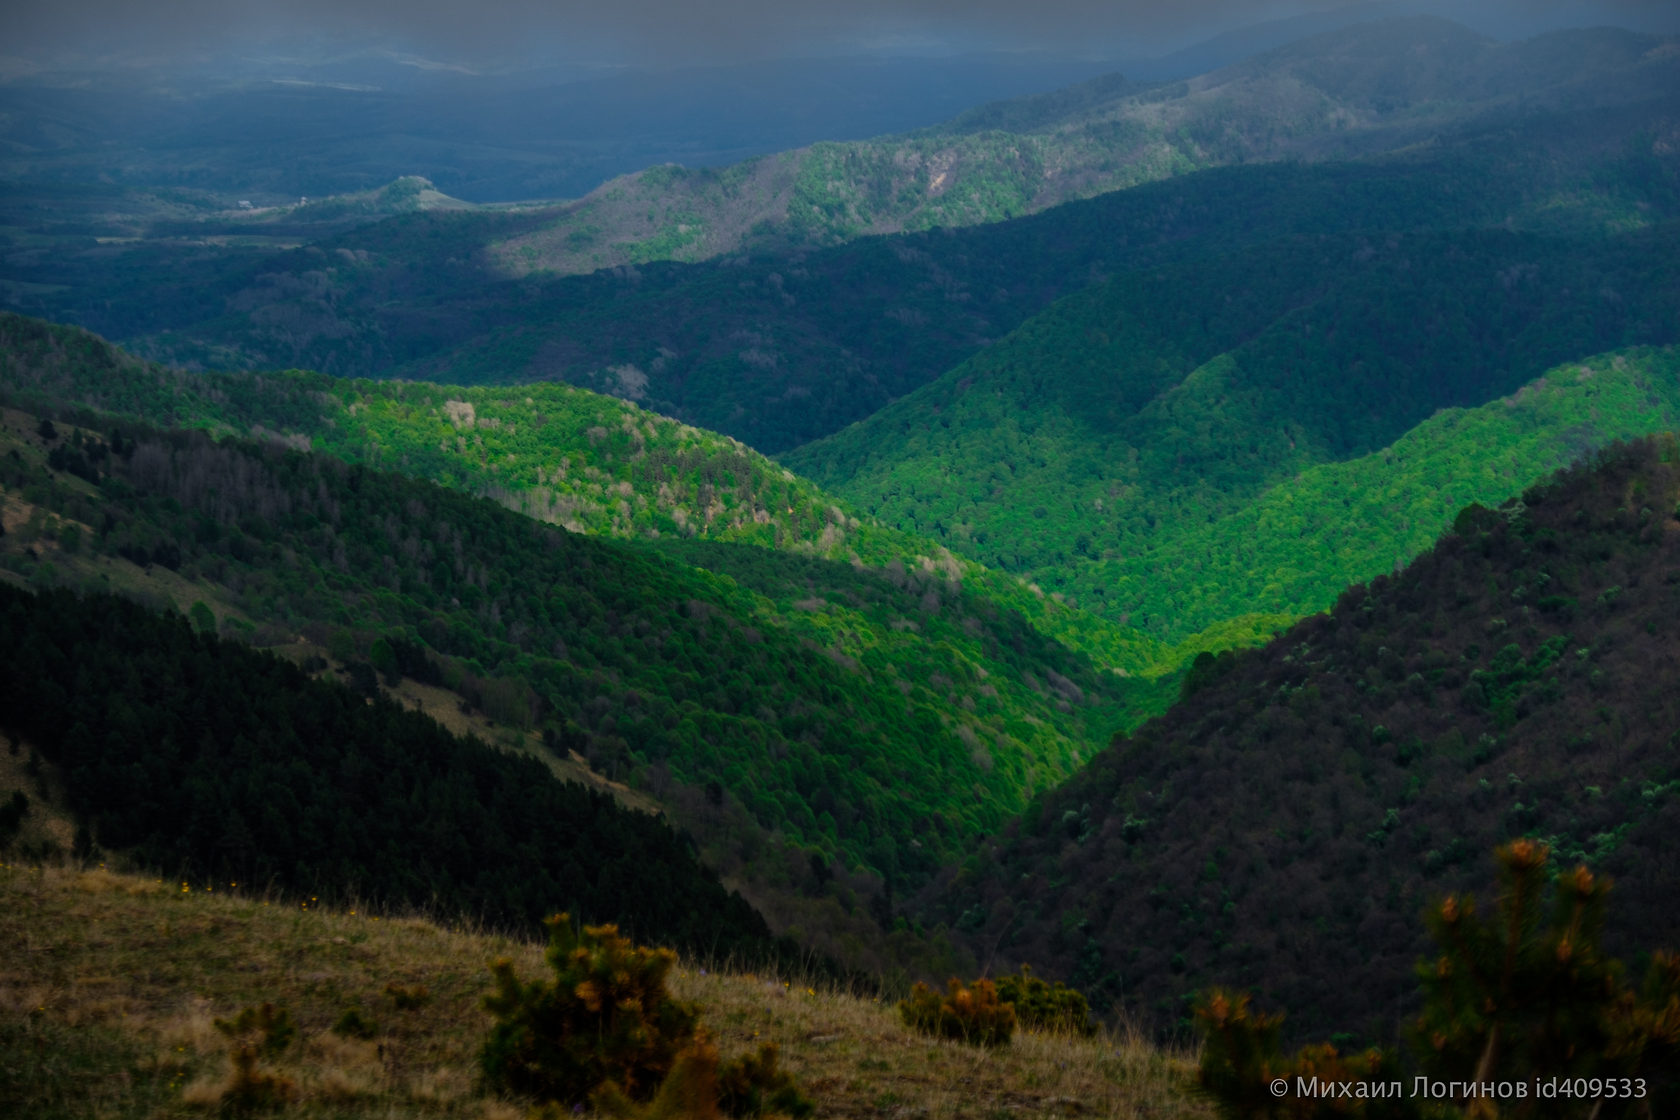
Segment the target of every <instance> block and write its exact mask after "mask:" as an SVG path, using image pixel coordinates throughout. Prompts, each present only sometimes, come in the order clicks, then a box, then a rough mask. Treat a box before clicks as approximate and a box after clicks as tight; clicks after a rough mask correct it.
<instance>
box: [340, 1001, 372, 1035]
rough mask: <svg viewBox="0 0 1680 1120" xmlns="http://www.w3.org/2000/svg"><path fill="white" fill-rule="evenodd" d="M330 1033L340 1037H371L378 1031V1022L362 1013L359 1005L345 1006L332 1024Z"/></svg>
mask: <svg viewBox="0 0 1680 1120" xmlns="http://www.w3.org/2000/svg"><path fill="white" fill-rule="evenodd" d="M332 1033H334V1034H336V1035H338V1036H339V1037H340V1038H372V1037H373V1036H374V1035H376V1034H378V1033H379V1024H378V1023H376V1022H374V1021H373V1020H372V1019H371V1018H369V1017H368V1016H367V1015H364V1014H363V1013H362V1009H361V1008H359V1007H347V1008H345V1009H344V1014H342V1015H340V1016H339V1017H338V1022H336V1023H334V1024H333V1027H332Z"/></svg>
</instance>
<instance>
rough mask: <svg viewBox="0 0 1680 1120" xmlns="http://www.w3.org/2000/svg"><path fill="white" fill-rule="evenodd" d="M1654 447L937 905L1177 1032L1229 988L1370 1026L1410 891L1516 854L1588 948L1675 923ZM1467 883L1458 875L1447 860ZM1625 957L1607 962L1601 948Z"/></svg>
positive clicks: (1358, 601)
mask: <svg viewBox="0 0 1680 1120" xmlns="http://www.w3.org/2000/svg"><path fill="white" fill-rule="evenodd" d="M1677 627H1680V444H1677V443H1676V441H1675V439H1674V438H1673V437H1669V436H1664V437H1660V438H1654V439H1651V440H1647V441H1645V442H1641V443H1635V444H1631V445H1623V446H1619V447H1617V448H1615V449H1612V450H1609V451H1607V452H1605V453H1603V454H1602V455H1600V456H1598V457H1596V458H1595V459H1593V460H1592V461H1590V462H1588V463H1587V464H1585V465H1583V466H1581V467H1579V468H1576V469H1573V470H1571V471H1569V472H1567V473H1565V474H1563V475H1561V476H1560V477H1558V478H1557V480H1556V481H1554V482H1551V483H1549V484H1547V485H1544V486H1538V487H1535V488H1533V489H1532V490H1530V491H1528V492H1527V493H1526V494H1525V495H1524V496H1523V498H1522V499H1521V500H1515V499H1514V500H1512V501H1511V502H1509V503H1507V504H1506V505H1504V506H1502V507H1501V508H1500V509H1499V510H1488V509H1485V508H1482V507H1479V506H1471V507H1469V508H1468V509H1467V510H1466V511H1465V512H1464V513H1463V514H1462V515H1461V516H1460V517H1459V518H1458V519H1457V521H1456V522H1455V524H1454V527H1453V530H1452V531H1451V532H1450V533H1448V534H1447V535H1445V536H1443V537H1442V538H1441V539H1440V541H1439V542H1438V543H1437V544H1436V546H1435V547H1434V548H1433V549H1432V550H1431V551H1429V552H1427V553H1425V554H1424V555H1422V556H1420V557H1419V558H1418V559H1417V560H1415V561H1414V562H1413V563H1412V564H1411V565H1410V566H1409V567H1407V568H1406V569H1405V570H1403V571H1401V572H1399V573H1398V574H1396V575H1394V576H1392V577H1390V576H1379V577H1377V578H1376V579H1374V580H1373V581H1372V582H1371V583H1370V585H1369V586H1357V587H1354V588H1352V589H1350V590H1349V591H1348V592H1347V593H1346V594H1345V595H1343V596H1342V598H1341V599H1340V601H1339V602H1338V603H1337V604H1336V606H1335V609H1334V610H1333V611H1331V612H1330V613H1328V614H1325V615H1316V616H1313V617H1311V618H1308V619H1306V620H1304V621H1302V622H1301V623H1299V624H1297V625H1296V626H1295V627H1293V628H1292V629H1291V630H1289V631H1288V632H1287V633H1285V634H1283V635H1282V636H1280V637H1279V638H1278V639H1277V640H1276V641H1275V642H1273V643H1272V644H1271V645H1269V646H1267V647H1265V648H1264V649H1262V650H1256V651H1249V652H1246V653H1239V654H1226V655H1223V656H1221V657H1219V658H1209V659H1205V660H1203V661H1202V662H1200V663H1199V664H1198V665H1197V666H1196V668H1195V669H1193V670H1192V672H1191V673H1190V674H1189V676H1188V677H1187V679H1186V685H1185V699H1184V701H1183V702H1181V703H1180V704H1179V705H1177V706H1176V707H1174V708H1173V709H1172V710H1171V711H1169V712H1168V713H1167V714H1166V715H1164V716H1162V717H1161V718H1159V719H1157V720H1153V721H1151V722H1149V723H1148V724H1146V725H1144V726H1143V727H1142V728H1140V729H1139V730H1138V731H1137V732H1135V733H1134V734H1132V735H1130V736H1121V737H1118V738H1117V739H1116V740H1115V742H1114V744H1113V745H1112V746H1111V747H1110V748H1109V749H1108V750H1106V751H1104V752H1103V753H1102V754H1101V755H1099V756H1098V757H1097V758H1096V759H1094V760H1092V762H1091V763H1090V765H1089V766H1087V767H1086V768H1085V769H1084V770H1083V771H1081V772H1080V773H1079V774H1078V775H1077V776H1075V777H1074V778H1073V779H1072V780H1070V781H1069V782H1068V783H1067V784H1065V785H1064V786H1062V787H1060V788H1058V789H1057V790H1056V791H1055V792H1054V793H1052V794H1050V795H1048V796H1046V797H1044V798H1042V799H1040V800H1039V801H1038V802H1037V803H1035V804H1034V806H1033V807H1032V808H1031V809H1029V810H1028V812H1027V813H1026V814H1025V815H1024V816H1023V817H1022V819H1021V820H1020V822H1019V823H1018V824H1016V825H1012V826H1010V828H1008V829H1006V830H1005V833H1004V835H1003V838H1002V839H1001V841H1000V842H999V843H997V844H996V845H992V846H988V847H987V848H986V850H984V851H983V852H982V853H980V854H979V855H978V856H976V857H975V858H974V859H973V860H971V861H970V862H969V863H968V864H967V866H966V867H965V869H964V870H963V872H962V873H961V875H959V876H958V878H957V880H956V882H955V883H954V884H953V886H952V888H951V889H950V891H949V892H948V893H947V894H946V895H945V896H944V899H945V900H944V903H943V906H944V910H943V913H945V914H946V915H947V916H948V917H949V918H950V919H952V920H954V921H956V923H957V926H958V928H959V929H966V930H968V931H970V933H971V935H972V936H973V938H974V939H975V942H976V943H977V944H982V945H987V946H989V945H992V944H996V945H997V946H998V949H997V952H998V956H999V958H1000V959H1009V960H1029V961H1032V962H1034V963H1037V964H1040V965H1043V966H1049V967H1053V968H1054V969H1055V971H1056V972H1057V973H1058V974H1060V975H1062V976H1065V977H1071V978H1072V979H1073V980H1074V982H1076V983H1078V984H1079V985H1080V986H1082V987H1086V988H1087V989H1088V990H1093V991H1095V992H1098V993H1100V994H1101V996H1102V997H1103V999H1104V1000H1105V1001H1106V1002H1113V1003H1119V1004H1121V1005H1123V1006H1126V1007H1128V1008H1133V1009H1136V1010H1140V1011H1145V1012H1147V1013H1148V1014H1150V1015H1152V1016H1154V1017H1155V1018H1156V1019H1157V1020H1158V1021H1162V1022H1174V1021H1177V1020H1179V1019H1180V1018H1181V1017H1182V1016H1183V1015H1184V1014H1185V1009H1186V1004H1185V1000H1186V998H1187V997H1188V996H1189V994H1190V993H1191V992H1193V991H1194V990H1196V989H1199V988H1205V987H1207V986H1209V985H1212V984H1226V985H1233V986H1240V987H1247V988H1252V989H1255V990H1256V991H1257V992H1259V993H1260V994H1261V996H1262V998H1263V999H1264V1000H1265V1001H1268V1002H1275V1003H1276V1004H1278V1005H1281V1006H1283V1007H1287V1008H1288V1009H1289V1011H1290V1014H1291V1020H1290V1021H1291V1024H1292V1027H1293V1029H1294V1030H1296V1031H1297V1032H1299V1033H1302V1034H1311V1033H1323V1032H1326V1031H1331V1030H1347V1031H1353V1032H1356V1033H1362V1034H1365V1035H1366V1036H1367V1037H1369V1036H1371V1035H1378V1036H1381V1035H1387V1034H1389V1033H1391V1032H1392V1031H1393V1030H1394V1029H1395V1027H1396V1026H1397V1024H1398V1023H1399V1022H1400V1020H1401V1018H1402V1016H1403V1015H1404V1014H1405V1013H1406V1011H1407V1009H1408V1006H1409V1005H1408V1003H1407V1000H1408V999H1409V998H1411V997H1410V996H1409V994H1408V993H1409V992H1410V990H1411V988H1412V981H1411V977H1412V965H1413V962H1414V961H1415V960H1417V959H1418V957H1419V956H1420V955H1421V952H1422V950H1423V945H1422V944H1421V942H1420V941H1419V937H1420V934H1419V933H1418V929H1417V922H1416V916H1417V914H1418V913H1419V912H1420V910H1421V908H1422V907H1423V906H1424V904H1425V903H1426V901H1427V900H1428V898H1429V897H1430V896H1431V895H1435V894H1439V893H1446V892H1447V891H1452V890H1460V889H1464V888H1465V887H1467V886H1470V885H1473V883H1472V877H1471V876H1470V871H1471V870H1473V863H1474V861H1475V859H1476V857H1477V856H1478V855H1479V854H1480V853H1482V852H1485V851H1487V850H1488V849H1489V848H1491V847H1492V846H1493V845H1495V844H1496V843H1498V842H1500V841H1502V840H1504V839H1505V838H1507V837H1510V836H1524V835H1527V836H1536V837H1540V838H1543V839H1545V840H1546V841H1547V842H1548V843H1549V844H1551V845H1552V846H1553V848H1554V849H1555V850H1557V851H1558V852H1559V858H1560V860H1561V861H1569V862H1573V861H1576V860H1584V861H1586V862H1587V863H1588V865H1589V866H1590V867H1592V868H1593V869H1594V870H1595V871H1600V872H1603V873H1607V874H1609V875H1610V876H1612V877H1613V878H1614V879H1615V880H1616V882H1617V887H1616V902H1615V907H1616V915H1617V923H1618V925H1617V931H1616V936H1615V939H1614V941H1615V943H1614V944H1611V945H1610V946H1609V947H1610V948H1611V951H1613V952H1617V953H1624V952H1627V951H1629V950H1630V949H1632V948H1635V947H1640V948H1642V947H1648V946H1652V945H1662V944H1664V943H1665V942H1667V941H1669V940H1671V939H1672V936H1673V931H1674V930H1675V929H1676V928H1680V911H1677V910H1676V899H1677V898H1680V893H1677V892H1676V890H1675V887H1676V884H1677V883H1680V868H1677V867H1676V864H1675V860H1674V856H1673V853H1672V851H1671V845H1669V843H1668V839H1667V838H1668V837H1670V836H1672V835H1673V831H1674V829H1675V827H1676V826H1677V825H1680V773H1677V771H1676V768H1675V762H1676V759H1675V745H1676V739H1675V735H1676V733H1677V732H1680V660H1677V658H1676V655H1675V650H1676V645H1675V634H1676V632H1677ZM1466 861H1471V862H1470V864H1467V863H1466ZM1623 939H1625V940H1623Z"/></svg>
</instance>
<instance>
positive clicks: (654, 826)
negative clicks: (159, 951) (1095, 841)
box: [0, 581, 798, 959]
mask: <svg viewBox="0 0 1680 1120" xmlns="http://www.w3.org/2000/svg"><path fill="white" fill-rule="evenodd" d="M0 623H3V625H4V627H5V632H6V641H5V642H4V643H0V729H3V730H4V732H5V733H6V735H7V736H8V742H9V743H10V748H9V749H10V750H11V752H12V753H13V754H14V755H15V754H17V753H19V752H20V751H21V750H27V751H28V753H29V759H30V761H29V764H28V765H29V768H30V769H31V771H32V772H33V773H35V774H36V775H38V777H37V779H36V786H35V789H34V791H33V792H34V793H35V795H36V796H37V797H38V796H40V795H41V792H42V791H43V790H47V791H48V792H50V793H51V794H52V795H54V796H55V797H57V798H61V799H62V800H63V802H64V803H65V804H66V805H67V807H68V808H69V809H70V810H71V811H72V812H73V813H74V815H75V817H76V820H77V821H78V823H79V825H80V827H81V829H82V830H83V831H82V833H81V836H82V839H81V840H80V841H79V842H80V843H81V844H82V845H83V850H82V851H81V853H80V854H81V855H83V856H87V855H91V854H93V853H94V852H95V851H96V850H97V848H98V847H105V848H110V849H112V850H113V851H120V852H122V853H123V854H124V855H125V856H127V857H129V858H131V859H133V860H134V861H136V862H137V864H138V865H139V866H142V867H145V868H147V869H149V870H153V871H156V872H159V873H161V874H163V875H166V876H180V877H183V878H189V879H191V880H192V881H194V882H200V881H209V882H212V883H218V882H219V883H244V884H247V885H248V886H252V887H255V888H258V889H261V888H263V887H269V888H277V889H278V890H279V891H281V892H283V894H284V895H285V896H287V897H288V898H292V899H300V900H301V901H302V902H303V903H304V904H305V905H308V904H309V903H312V902H314V901H317V900H327V901H328V903H329V904H331V903H332V902H335V901H336V902H351V903H353V904H354V903H360V904H362V905H373V906H379V907H388V906H394V907H399V908H400V907H417V906H418V907H426V908H428V909H430V910H431V911H432V912H433V913H436V914H439V915H440V916H445V917H449V918H455V917H458V916H464V915H466V916H471V917H472V918H473V919H474V920H476V921H479V922H485V923H489V924H490V925H493V926H497V927H502V928H513V929H525V930H534V929H536V928H537V923H538V922H539V921H540V920H541V919H543V918H545V917H547V916H549V915H551V914H553V913H555V912H556V911H558V910H562V909H569V910H571V911H572V912H573V913H575V914H577V915H579V916H580V917H583V916H585V915H587V916H588V920H591V921H614V922H622V923H624V924H625V925H626V926H627V927H629V928H632V929H636V930H638V931H639V932H640V934H641V935H642V936H645V937H648V938H655V939H659V940H662V941H670V942H671V943H673V944H680V945H683V946H686V947H688V948H689V949H690V950H692V951H696V952H705V953H711V952H721V953H723V954H731V953H738V954H742V955H744V956H746V957H747V958H749V959H750V958H753V957H762V956H764V955H766V954H770V953H772V952H780V953H783V954H784V955H787V956H789V957H790V959H796V958H797V954H798V946H795V945H792V944H791V943H784V944H781V945H779V946H778V945H774V944H773V943H772V939H771V937H770V931H769V928H768V927H767V926H766V925H765V924H764V920H763V919H762V918H761V917H759V915H758V914H756V913H754V912H753V910H752V908H751V907H750V906H748V905H747V904H746V903H745V902H743V901H742V900H741V897H740V896H739V895H737V894H731V893H729V892H726V891H725V890H724V889H723V888H722V887H721V886H719V885H718V881H717V876H716V874H715V873H712V872H709V871H706V870H705V869H704V868H702V867H701V866H700V865H699V864H698V863H697V862H696V860H695V858H694V856H693V854H692V853H691V851H690V850H689V849H688V847H687V846H685V844H684V842H683V840H682V839H681V838H679V836H678V835H677V834H676V833H675V832H673V831H672V829H671V828H670V827H669V826H668V825H667V824H665V823H664V822H662V821H659V820H656V819H653V818H651V817H648V816H647V815H646V814H639V813H632V812H630V811H628V810H626V809H624V808H622V807H620V806H619V805H617V804H615V803H614V802H613V800H612V799H611V798H610V797H608V796H606V795H605V794H601V793H596V792H593V791H589V790H585V789H584V788H582V787H581V786H578V785H572V784H562V783H560V782H559V781H557V780H555V779H554V778H553V777H551V776H550V775H549V773H548V771H547V770H546V769H545V768H544V767H543V765H542V763H540V762H538V761H537V760H535V759H533V758H530V757H520V756H516V755H509V754H503V753H501V752H498V751H496V750H493V749H492V748H490V747H488V746H486V745H485V744H484V743H480V742H473V741H468V740H461V739H457V738H455V737H453V736H451V735H450V734H449V733H448V732H446V731H445V730H444V729H443V728H441V727H439V726H438V725H437V724H436V723H434V722H432V720H430V719H429V718H427V717H426V716H424V715H421V714H419V713H417V712H411V711H405V710H403V709H402V708H400V707H399V706H397V705H396V704H394V703H392V702H391V701H389V700H386V699H382V698H381V699H376V700H375V701H374V702H372V703H369V701H368V699H367V698H366V697H364V696H363V695H362V694H361V693H359V692H357V691H355V690H353V689H351V688H349V687H347V686H345V685H343V684H340V683H338V682H336V681H323V680H312V679H310V678H309V677H308V676H307V675H306V674H305V673H304V672H303V671H302V670H300V669H299V668H298V667H297V666H295V665H292V664H291V663H289V662H287V661H284V660H282V659H280V658H278V657H276V656H274V655H273V654H269V653H263V652H260V651H257V650H253V649H250V648H248V647H245V646H243V645H241V644H239V643H236V642H231V641H227V640H224V639H221V638H217V637H215V636H214V635H210V634H203V633H198V632H195V629H194V627H193V625H192V624H191V623H189V622H188V620H187V619H185V618H183V617H181V616H180V615H177V614H174V613H173V612H169V613H165V614H161V615H160V614H156V613H153V612H151V611H148V610H146V609H145V608H143V607H141V606H138V605H136V604H134V603H131V602H128V601H125V600H123V599H120V598H118V597H116V596H112V595H91V596H88V597H85V598H84V597H81V596H78V595H76V594H74V593H71V592H65V591H52V590H47V591H42V592H40V593H39V594H31V593H30V592H27V591H24V590H21V589H19V588H16V587H13V586H11V585H9V584H7V583H5V582H4V581H0ZM43 763H45V767H43ZM49 773H50V774H51V775H54V776H52V777H49V776H48V774H49ZM26 797H27V795H26Z"/></svg>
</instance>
